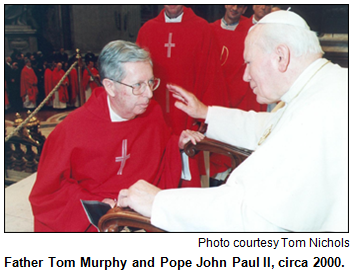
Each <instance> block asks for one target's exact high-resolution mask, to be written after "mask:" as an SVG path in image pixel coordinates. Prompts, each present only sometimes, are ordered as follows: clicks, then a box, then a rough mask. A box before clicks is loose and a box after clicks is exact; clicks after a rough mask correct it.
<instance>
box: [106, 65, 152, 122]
mask: <svg viewBox="0 0 353 277" xmlns="http://www.w3.org/2000/svg"><path fill="white" fill-rule="evenodd" d="M125 71H126V77H125V78H124V79H123V80H121V82H122V83H124V84H127V85H131V86H132V85H135V84H137V83H143V82H145V83H146V84H147V82H148V81H149V80H151V79H153V77H154V76H153V70H152V66H151V64H150V63H149V62H131V63H126V64H125ZM112 90H113V93H114V96H112V95H110V98H109V99H110V102H111V106H112V109H113V110H114V112H116V113H117V114H118V115H119V116H121V117H122V118H125V119H129V120H130V119H133V118H135V117H136V116H138V115H140V114H143V113H144V112H145V111H146V109H147V107H148V105H149V102H150V100H151V98H152V97H153V92H152V91H151V89H150V87H149V86H147V87H146V90H145V91H144V92H143V93H142V94H141V95H134V94H133V93H132V88H131V87H128V86H125V85H122V84H119V83H117V82H114V84H113V87H112Z"/></svg>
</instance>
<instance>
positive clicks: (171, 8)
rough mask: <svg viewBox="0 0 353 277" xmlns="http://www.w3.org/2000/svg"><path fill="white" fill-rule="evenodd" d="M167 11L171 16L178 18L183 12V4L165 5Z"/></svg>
mask: <svg viewBox="0 0 353 277" xmlns="http://www.w3.org/2000/svg"><path fill="white" fill-rule="evenodd" d="M164 8H165V13H166V14H167V16H168V17H169V18H176V17H178V16H179V15H181V14H182V13H183V9H184V6H183V5H164Z"/></svg>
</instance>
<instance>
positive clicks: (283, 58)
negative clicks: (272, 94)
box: [275, 44, 290, 73]
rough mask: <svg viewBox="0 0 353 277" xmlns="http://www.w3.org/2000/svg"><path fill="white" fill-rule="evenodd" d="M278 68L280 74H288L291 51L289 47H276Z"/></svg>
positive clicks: (282, 45)
mask: <svg viewBox="0 0 353 277" xmlns="http://www.w3.org/2000/svg"><path fill="white" fill-rule="evenodd" d="M275 54H276V59H277V66H278V70H279V71H280V72H282V73H283V72H286V71H287V68H288V66H289V62H290V50H289V48H288V46H287V45H285V44H280V45H278V46H277V47H276V51H275Z"/></svg>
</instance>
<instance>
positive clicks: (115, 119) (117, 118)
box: [107, 95, 128, 122]
mask: <svg viewBox="0 0 353 277" xmlns="http://www.w3.org/2000/svg"><path fill="white" fill-rule="evenodd" d="M107 100H108V109H109V115H110V120H111V121H112V122H123V121H128V119H125V118H122V117H120V116H119V115H118V114H116V113H115V112H114V111H113V109H112V107H111V105H110V100H109V96H108V95H107Z"/></svg>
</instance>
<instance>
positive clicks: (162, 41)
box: [136, 7, 228, 178]
mask: <svg viewBox="0 0 353 277" xmlns="http://www.w3.org/2000/svg"><path fill="white" fill-rule="evenodd" d="M164 12H165V9H163V10H162V11H161V13H160V14H159V15H158V16H157V17H156V18H154V19H152V20H150V21H148V22H146V23H145V24H144V25H143V26H142V27H141V29H140V31H139V33H138V37H137V41H136V43H137V44H138V45H139V46H140V47H142V48H145V49H146V50H148V51H149V52H150V53H151V58H152V61H153V72H154V75H155V76H156V77H157V78H160V79H161V84H160V86H159V88H158V89H157V90H156V91H155V92H154V99H155V100H156V101H157V102H158V103H159V104H160V105H161V107H162V110H163V114H164V117H165V119H166V122H167V124H168V125H169V126H171V127H172V128H173V131H174V132H175V133H176V134H180V133H181V132H182V131H183V130H185V129H193V130H195V129H197V128H196V126H195V122H196V120H194V119H193V118H191V117H189V116H188V115H187V114H186V113H184V112H183V111H181V110H179V109H178V108H176V107H175V106H174V103H175V99H174V98H173V97H172V93H170V92H169V91H168V90H167V89H166V84H168V83H172V84H176V85H178V86H180V87H183V88H184V89H186V90H188V91H190V92H192V93H194V94H195V95H196V97H197V98H198V99H199V100H201V101H202V102H203V103H205V104H206V105H220V106H226V105H227V104H228V91H227V87H226V85H225V80H224V77H223V74H222V70H221V67H220V66H221V65H220V61H219V56H218V53H217V45H216V44H215V38H214V34H213V32H212V29H211V28H210V26H209V24H208V23H207V21H205V20H204V19H202V18H200V17H198V16H196V15H195V13H194V12H193V11H192V10H191V9H190V8H186V7H184V13H183V17H182V22H180V23H166V22H165V16H164ZM198 156H200V155H198ZM199 158H200V162H199V165H200V168H199V165H198V162H197V161H195V159H190V171H191V175H192V178H196V176H197V175H200V172H201V173H204V168H203V158H202V155H201V157H199Z"/></svg>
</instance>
